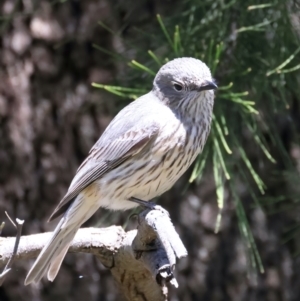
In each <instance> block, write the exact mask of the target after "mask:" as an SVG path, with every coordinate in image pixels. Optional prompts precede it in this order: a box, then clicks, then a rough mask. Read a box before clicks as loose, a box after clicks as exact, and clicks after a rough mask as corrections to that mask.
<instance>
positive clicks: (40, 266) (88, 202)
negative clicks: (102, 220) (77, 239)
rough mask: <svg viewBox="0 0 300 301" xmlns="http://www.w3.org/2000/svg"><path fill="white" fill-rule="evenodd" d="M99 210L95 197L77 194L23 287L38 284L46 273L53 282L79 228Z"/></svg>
mask: <svg viewBox="0 0 300 301" xmlns="http://www.w3.org/2000/svg"><path fill="white" fill-rule="evenodd" d="M98 208H99V203H97V195H95V196H94V197H91V196H90V195H88V196H85V194H84V192H82V193H81V194H79V195H78V196H77V198H76V199H75V200H74V202H73V203H72V204H71V205H70V207H69V209H68V210H67V212H66V213H65V214H64V216H63V218H62V219H61V220H60V222H59V223H58V225H57V227H56V228H55V230H54V232H53V235H52V237H51V239H50V241H49V242H48V243H47V244H46V245H45V247H44V248H43V250H42V251H41V253H40V255H39V256H38V258H37V259H36V261H35V263H34V264H33V267H32V268H31V270H30V271H29V273H28V275H27V277H26V279H25V285H28V284H30V283H32V282H38V281H40V280H41V278H42V277H43V276H44V275H45V274H46V273H47V271H48V280H50V281H53V280H54V278H55V277H56V275H57V273H58V271H59V268H60V266H61V263H62V261H63V259H64V257H65V255H66V253H67V251H68V249H69V246H70V244H71V242H72V240H73V238H74V236H75V234H76V232H77V231H78V229H79V227H80V226H81V225H82V224H83V223H84V222H85V221H86V220H88V219H89V218H90V217H91V216H92V215H93V214H94V213H95V212H96V210H97V209H98Z"/></svg>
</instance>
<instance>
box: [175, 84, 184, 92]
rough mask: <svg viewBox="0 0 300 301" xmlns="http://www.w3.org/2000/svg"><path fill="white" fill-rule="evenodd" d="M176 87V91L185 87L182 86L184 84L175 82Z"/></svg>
mask: <svg viewBox="0 0 300 301" xmlns="http://www.w3.org/2000/svg"><path fill="white" fill-rule="evenodd" d="M174 89H175V90H176V91H181V90H182V89H183V87H182V85H179V84H177V83H176V84H174Z"/></svg>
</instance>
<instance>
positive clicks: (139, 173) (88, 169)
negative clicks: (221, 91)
mask: <svg viewBox="0 0 300 301" xmlns="http://www.w3.org/2000/svg"><path fill="white" fill-rule="evenodd" d="M216 88H217V86H216V84H215V83H214V81H213V79H212V76H211V72H210V70H209V68H208V67H207V66H206V65H205V64H204V63H203V62H201V61H200V60H198V59H194V58H178V59H174V60H172V61H170V62H168V63H166V64H165V65H164V66H162V67H161V68H160V70H159V71H158V73H157V75H156V77H155V79H154V82H153V88H152V90H151V91H150V92H149V93H147V94H145V95H143V96H141V97H139V98H138V99H137V100H135V101H133V102H132V103H130V104H129V105H128V106H126V107H125V108H124V109H122V110H121V111H120V112H119V113H118V114H117V116H116V117H115V118H114V119H113V120H112V121H111V123H110V124H109V125H108V127H107V128H106V130H105V131H104V133H103V134H102V136H101V137H100V138H99V140H98V141H97V142H96V144H95V145H94V146H93V147H92V149H91V151H90V153H89V155H88V157H87V158H86V160H85V161H84V162H83V163H82V164H81V166H80V167H79V168H78V170H77V173H76V175H75V177H74V179H73V181H72V183H71V185H70V187H69V190H68V191H67V193H66V195H65V196H64V198H63V199H62V200H61V202H60V203H59V204H58V206H57V207H56V209H55V210H54V212H53V214H52V215H51V217H50V219H49V220H52V219H54V218H56V217H58V216H61V215H63V216H62V218H61V220H60V222H59V223H58V225H57V227H56V229H55V230H54V232H53V235H52V237H51V239H50V241H49V242H48V243H47V244H46V245H45V247H44V248H43V250H42V251H41V253H40V254H39V256H38V258H37V259H36V261H35V263H34V265H33V266H32V268H31V270H30V271H29V273H28V275H27V277H26V280H25V285H27V284H30V283H32V282H38V281H39V280H40V279H41V278H42V277H43V276H44V275H45V274H46V273H48V279H49V280H50V281H53V280H54V278H55V277H56V275H57V273H58V271H59V269H60V266H61V264H62V261H63V259H64V257H65V255H66V253H67V251H68V248H69V246H70V243H71V242H72V240H73V238H74V236H75V234H76V232H77V230H78V229H79V227H80V226H81V225H82V224H83V223H84V222H85V221H86V220H87V219H89V218H90V217H91V216H92V215H93V214H94V213H95V212H96V210H97V209H98V208H99V207H104V208H108V209H112V210H126V209H130V208H133V207H136V206H138V203H136V202H133V201H131V200H132V199H133V198H136V199H141V200H143V201H150V200H151V199H153V198H155V197H157V196H159V195H161V194H162V193H164V192H165V191H167V190H169V189H170V188H171V187H172V186H173V185H174V183H175V182H176V181H177V180H178V178H179V177H180V176H181V175H182V174H183V173H184V172H185V171H186V170H187V168H188V167H189V166H190V165H191V163H192V162H193V161H194V160H195V158H196V157H197V155H198V154H199V153H201V151H202V149H203V147H204V144H205V142H206V140H207V137H208V134H209V132H210V127H211V120H212V111H213V104H214V89H216Z"/></svg>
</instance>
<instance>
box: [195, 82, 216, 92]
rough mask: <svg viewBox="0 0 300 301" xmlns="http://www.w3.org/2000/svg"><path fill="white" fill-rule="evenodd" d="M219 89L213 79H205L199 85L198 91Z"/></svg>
mask: <svg viewBox="0 0 300 301" xmlns="http://www.w3.org/2000/svg"><path fill="white" fill-rule="evenodd" d="M214 89H218V86H217V84H216V83H214V82H212V81H208V80H207V81H205V82H204V83H203V84H202V85H201V86H200V87H198V91H199V92H200V91H207V90H214Z"/></svg>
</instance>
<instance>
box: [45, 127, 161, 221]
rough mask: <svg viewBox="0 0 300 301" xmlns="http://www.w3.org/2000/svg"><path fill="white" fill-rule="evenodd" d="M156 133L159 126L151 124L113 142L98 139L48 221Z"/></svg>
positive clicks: (133, 153)
mask: <svg viewBox="0 0 300 301" xmlns="http://www.w3.org/2000/svg"><path fill="white" fill-rule="evenodd" d="M157 133H158V126H156V125H154V124H153V125H151V126H147V127H145V128H142V129H136V128H133V129H129V130H127V131H126V132H125V133H123V134H122V135H121V136H120V137H118V138H115V139H113V140H109V139H107V138H106V139H101V138H100V139H99V141H98V142H97V143H96V144H95V146H94V147H93V148H92V149H91V151H90V154H89V156H88V157H87V158H86V160H85V161H84V162H83V163H82V164H81V166H80V167H79V168H78V170H77V173H76V175H75V177H74V180H73V181H72V183H71V186H70V188H69V190H68V192H67V194H66V195H65V196H64V198H63V199H62V200H61V201H60V203H59V204H58V206H57V207H56V209H55V210H54V212H53V213H52V215H51V216H50V218H49V221H51V220H53V219H54V218H56V217H58V216H60V215H61V214H62V213H64V212H65V211H66V210H67V209H68V207H69V205H70V203H71V202H72V201H73V199H74V198H75V197H76V196H77V195H78V194H79V193H80V192H81V191H82V190H83V189H85V188H86V187H87V186H89V185H90V184H92V183H93V182H94V181H95V180H97V179H99V178H100V177H101V176H103V175H104V174H105V173H106V172H108V171H110V170H112V169H114V168H115V167H117V166H118V165H120V164H121V163H122V162H124V161H125V160H127V159H128V158H130V157H132V156H134V155H136V154H138V153H139V152H140V151H141V150H143V149H144V148H145V147H146V146H147V145H149V143H150V142H151V141H152V139H153V138H154V137H155V136H156V135H157Z"/></svg>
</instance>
